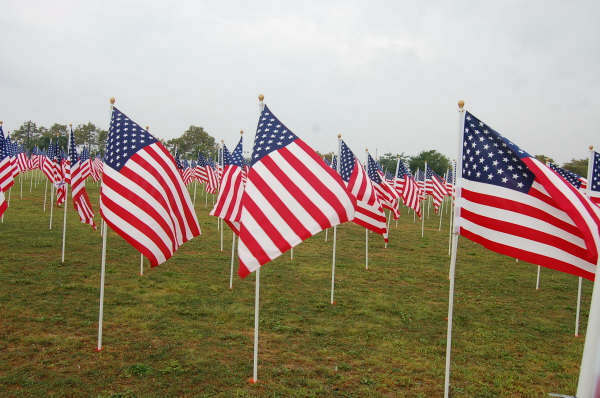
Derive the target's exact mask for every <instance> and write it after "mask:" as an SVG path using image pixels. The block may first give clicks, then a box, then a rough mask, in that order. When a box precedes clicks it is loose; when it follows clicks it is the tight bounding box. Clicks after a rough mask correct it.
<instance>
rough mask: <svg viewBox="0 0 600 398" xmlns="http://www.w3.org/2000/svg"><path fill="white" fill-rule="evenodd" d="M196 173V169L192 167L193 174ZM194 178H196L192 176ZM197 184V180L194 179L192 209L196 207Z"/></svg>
mask: <svg viewBox="0 0 600 398" xmlns="http://www.w3.org/2000/svg"><path fill="white" fill-rule="evenodd" d="M195 173H196V169H195V168H194V174H195ZM194 178H196V177H195V176H194ZM197 186H198V181H196V180H194V209H195V208H196V187H197Z"/></svg>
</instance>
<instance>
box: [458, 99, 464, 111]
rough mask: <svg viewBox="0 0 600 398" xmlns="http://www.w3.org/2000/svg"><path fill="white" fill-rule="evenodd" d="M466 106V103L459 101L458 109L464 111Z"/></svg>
mask: <svg viewBox="0 0 600 398" xmlns="http://www.w3.org/2000/svg"><path fill="white" fill-rule="evenodd" d="M464 106H465V101H463V100H459V101H458V107H459V108H460V109H461V110H462V109H463V108H464Z"/></svg>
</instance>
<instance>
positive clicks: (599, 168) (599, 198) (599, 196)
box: [588, 151, 600, 206]
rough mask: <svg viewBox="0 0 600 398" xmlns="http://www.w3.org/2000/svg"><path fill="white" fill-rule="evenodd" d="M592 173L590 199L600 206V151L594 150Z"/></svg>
mask: <svg viewBox="0 0 600 398" xmlns="http://www.w3.org/2000/svg"><path fill="white" fill-rule="evenodd" d="M592 153H593V154H592V155H593V158H592V173H591V177H590V181H588V183H589V184H590V188H589V195H590V200H591V201H592V202H593V203H595V204H596V205H598V206H600V153H598V152H596V151H592Z"/></svg>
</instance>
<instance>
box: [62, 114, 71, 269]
mask: <svg viewBox="0 0 600 398" xmlns="http://www.w3.org/2000/svg"><path fill="white" fill-rule="evenodd" d="M69 127H70V128H71V135H73V125H72V124H69ZM69 138H72V137H69ZM68 150H69V144H67V152H68ZM70 174H71V171H70V166H69V175H70ZM68 202H69V184H68V183H67V182H66V181H65V203H64V206H65V208H64V216H63V234H62V253H61V256H60V262H61V263H62V264H64V263H65V242H66V239H67V207H68V206H67V204H68Z"/></svg>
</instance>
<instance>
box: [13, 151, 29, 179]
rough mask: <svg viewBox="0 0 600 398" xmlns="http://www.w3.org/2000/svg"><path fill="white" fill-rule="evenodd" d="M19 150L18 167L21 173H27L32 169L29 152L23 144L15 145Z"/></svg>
mask: <svg viewBox="0 0 600 398" xmlns="http://www.w3.org/2000/svg"><path fill="white" fill-rule="evenodd" d="M15 148H16V151H17V167H18V170H19V174H21V173H25V172H26V171H27V170H29V169H30V162H29V158H28V157H27V152H25V150H24V149H23V147H22V146H21V145H15Z"/></svg>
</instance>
